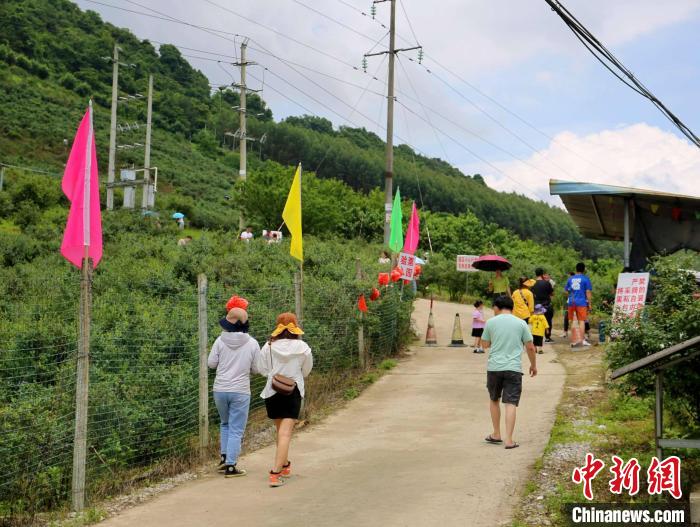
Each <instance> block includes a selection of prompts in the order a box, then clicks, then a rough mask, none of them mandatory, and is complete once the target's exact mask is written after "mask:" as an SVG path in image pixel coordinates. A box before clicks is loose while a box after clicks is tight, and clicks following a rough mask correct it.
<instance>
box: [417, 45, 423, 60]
mask: <svg viewBox="0 0 700 527" xmlns="http://www.w3.org/2000/svg"><path fill="white" fill-rule="evenodd" d="M418 64H423V48H420V49H419V50H418Z"/></svg>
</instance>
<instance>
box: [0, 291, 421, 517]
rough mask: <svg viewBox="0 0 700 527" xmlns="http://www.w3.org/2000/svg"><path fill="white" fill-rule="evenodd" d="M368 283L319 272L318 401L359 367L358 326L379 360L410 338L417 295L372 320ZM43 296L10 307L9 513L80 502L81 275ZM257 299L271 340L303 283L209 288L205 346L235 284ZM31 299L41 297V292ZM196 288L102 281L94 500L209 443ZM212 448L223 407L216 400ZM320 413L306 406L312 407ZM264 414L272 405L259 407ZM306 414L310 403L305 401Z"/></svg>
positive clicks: (311, 298)
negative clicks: (362, 298) (361, 311)
mask: <svg viewBox="0 0 700 527" xmlns="http://www.w3.org/2000/svg"><path fill="white" fill-rule="evenodd" d="M360 287H361V286H360V285H354V286H351V285H347V284H334V283H332V282H329V281H324V280H323V279H316V278H314V277H309V278H307V280H306V281H305V283H304V306H303V326H304V330H305V335H304V339H305V340H306V341H307V342H308V343H309V345H310V346H311V349H312V351H313V355H314V371H313V372H312V377H311V379H310V380H309V384H308V386H309V391H308V393H307V401H306V406H307V408H309V407H310V408H314V405H315V402H318V401H321V400H323V398H324V397H328V396H337V395H338V394H337V393H335V392H337V390H338V389H339V388H338V383H336V382H334V380H335V379H337V378H339V377H348V376H349V375H350V373H351V372H352V371H355V370H356V369H357V368H358V366H359V363H360V362H359V358H360V357H359V353H360V351H359V349H360V346H359V343H358V327H359V324H360V323H362V324H363V325H364V327H365V333H364V334H365V346H364V348H366V350H367V352H368V355H369V358H370V359H371V361H374V362H379V361H381V360H382V359H383V358H385V357H388V356H391V355H394V354H395V353H396V352H397V351H398V350H399V349H400V347H401V345H402V344H403V343H405V342H406V341H407V339H408V338H409V326H410V312H411V302H410V301H411V300H412V298H411V297H410V295H408V294H406V293H402V292H401V289H400V287H398V286H397V287H392V288H388V289H386V290H384V291H383V296H382V298H381V299H380V300H379V301H377V302H373V303H370V311H369V313H367V314H366V315H365V316H364V318H363V320H362V322H361V321H360V317H359V316H358V311H357V307H356V302H357V296H358V291H359V288H360ZM45 288H46V292H45V294H43V295H42V296H41V299H40V300H39V301H38V302H33V303H31V304H27V303H26V302H24V301H23V300H22V295H21V294H18V295H17V297H16V298H14V299H7V300H8V301H6V302H5V304H4V305H2V306H0V460H2V463H0V520H2V519H3V518H8V517H12V516H13V515H18V514H25V515H26V514H31V513H35V512H38V511H44V510H49V509H53V508H57V507H61V506H65V505H66V504H67V503H68V502H69V500H70V493H71V476H72V463H73V434H74V426H75V425H74V423H75V415H74V414H75V389H76V381H75V374H76V357H77V313H78V309H77V306H78V300H77V296H78V294H77V293H78V290H79V283H78V281H77V279H76V280H73V279H69V280H66V281H65V282H60V283H54V284H46V286H45ZM234 293H235V294H238V295H241V296H244V297H246V298H247V299H248V300H249V301H250V307H249V314H250V322H251V335H252V336H253V337H255V338H256V339H257V340H258V341H259V342H260V344H261V345H262V344H264V342H265V341H266V340H267V336H268V335H269V333H270V331H271V330H272V329H273V328H274V323H275V319H276V317H277V315H278V314H279V313H281V312H283V311H291V312H294V311H295V308H296V306H295V289H294V284H293V283H292V282H291V281H290V283H289V284H281V285H280V284H271V285H268V286H263V287H255V288H246V287H233V286H231V285H226V284H220V283H211V284H210V285H209V288H208V290H207V292H206V314H207V330H208V339H207V341H208V342H207V351H208V349H209V348H210V346H211V344H212V343H213V341H214V339H215V338H216V337H217V336H218V335H219V333H220V331H221V329H220V327H219V324H218V321H219V319H220V318H221V317H223V316H224V315H225V304H226V301H227V300H228V298H229V297H230V296H231V295H232V294H234ZM33 298H36V296H34V297H33ZM198 300H199V299H198V291H197V288H196V286H194V285H193V286H192V287H191V288H187V289H185V290H182V291H168V290H162V289H159V288H158V287H157V284H155V285H154V286H153V287H152V288H150V289H147V290H143V289H140V290H134V291H131V292H128V294H126V295H125V291H123V290H121V289H117V288H110V286H109V283H108V282H106V281H104V282H103V283H102V284H99V285H98V287H96V288H95V292H94V296H93V304H92V329H91V339H90V386H89V411H88V435H87V460H86V480H87V485H86V488H87V495H88V502H89V501H90V500H93V501H94V500H95V499H97V498H99V497H103V496H107V495H110V494H113V493H116V492H118V491H121V490H123V489H124V488H126V487H128V486H129V485H131V484H134V483H135V482H138V481H140V480H143V479H144V478H153V477H158V476H161V475H167V474H173V473H175V472H177V471H179V470H181V469H182V468H183V467H187V466H188V464H189V463H191V462H192V461H193V460H196V459H198V455H199V447H200V445H199V440H198V439H199V438H198V432H199V400H198V398H199V391H200V384H199V340H198V322H199V321H198ZM208 375H209V383H208V386H207V388H206V389H207V391H208V392H209V394H208V397H209V420H210V423H212V424H211V425H210V426H209V429H210V436H211V439H212V441H211V445H212V446H211V448H212V449H213V448H215V443H216V438H217V436H218V427H217V426H216V423H218V416H217V415H216V409H215V406H214V404H213V401H212V400H211V384H212V382H213V376H214V372H213V371H211V372H209V374H208ZM264 383H265V379H264V378H263V377H261V376H254V377H253V378H252V379H251V410H252V412H251V416H254V415H255V411H258V414H260V410H259V409H260V408H261V407H262V406H264V404H263V400H262V399H261V398H260V397H259V394H260V392H261V391H262V388H263V386H264ZM307 412H308V410H307ZM260 415H261V414H260ZM307 418H308V413H307Z"/></svg>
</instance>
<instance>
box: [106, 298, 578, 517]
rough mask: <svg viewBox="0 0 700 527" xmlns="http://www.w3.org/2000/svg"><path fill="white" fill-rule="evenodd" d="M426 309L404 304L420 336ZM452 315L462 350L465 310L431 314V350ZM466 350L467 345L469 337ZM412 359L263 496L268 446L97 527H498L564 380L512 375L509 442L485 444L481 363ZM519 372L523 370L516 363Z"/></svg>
mask: <svg viewBox="0 0 700 527" xmlns="http://www.w3.org/2000/svg"><path fill="white" fill-rule="evenodd" d="M427 311H428V303H427V302H426V301H423V300H419V301H418V302H417V306H416V313H415V322H416V327H417V328H418V329H419V331H420V332H421V334H422V335H424V332H425V327H426V323H427V322H426V321H427ZM455 312H459V313H460V316H461V318H462V325H463V331H464V336H465V340H466V339H468V337H467V335H468V333H469V327H470V323H471V307H467V306H463V305H455V304H448V303H437V302H436V304H435V308H434V313H435V320H436V324H437V332H438V342H439V343H440V345H441V346H442V345H444V344H448V343H449V341H450V338H451V332H452V324H453V321H454V314H455ZM469 340H471V339H470V338H469ZM412 351H413V352H414V356H413V357H412V358H411V359H409V360H406V361H402V363H401V364H400V365H399V366H398V367H397V368H396V369H394V370H393V371H392V372H391V373H390V374H388V375H386V376H384V377H383V378H382V379H381V380H380V381H379V382H377V383H376V384H375V385H374V386H372V387H370V388H369V389H368V390H367V391H365V392H364V393H363V394H362V395H361V396H360V397H359V398H358V399H356V400H354V401H352V402H351V403H350V404H348V406H347V407H346V408H344V409H343V410H341V411H339V412H337V413H336V414H334V415H333V416H331V417H329V418H328V419H326V420H325V421H324V422H323V423H321V424H320V425H317V426H314V427H312V429H310V430H309V431H305V432H303V433H300V434H298V435H297V436H296V437H295V438H294V440H293V443H292V451H291V456H290V457H291V459H292V460H293V462H294V467H295V470H296V474H295V475H294V476H293V477H292V479H291V480H290V481H289V483H288V484H287V485H286V486H284V487H282V488H278V489H270V488H268V487H267V479H266V473H267V470H268V469H269V464H270V461H271V458H272V455H273V450H272V448H271V447H267V448H263V449H261V450H259V451H256V452H253V453H251V454H249V455H247V456H245V458H243V459H241V460H240V463H239V464H240V465H241V466H242V467H245V468H246V469H247V470H248V476H246V477H244V478H236V479H229V480H225V479H223V477H222V476H219V475H215V474H213V473H212V474H211V475H210V476H208V477H205V478H203V479H200V480H197V481H193V482H191V483H186V484H184V485H182V486H181V487H178V488H176V489H175V490H173V491H171V492H168V493H166V494H164V495H162V496H160V497H158V498H156V499H154V500H153V501H150V502H148V503H145V504H143V505H141V506H138V507H135V508H133V509H131V510H128V511H125V512H124V513H122V514H121V515H119V516H117V517H115V518H111V519H109V520H107V521H106V522H104V523H103V525H105V526H110V527H118V526H148V527H153V526H161V525H162V526H168V527H178V526H193V525H207V526H227V527H228V526H230V525H245V526H284V527H296V526H317V525H318V526H320V525H348V526H357V525H382V526H385V527H392V526H403V525H407V526H408V525H410V526H430V525H439V526H441V527H445V526H452V525H460V526H462V525H469V526H471V527H479V526H488V527H494V526H498V525H500V524H502V523H503V522H507V521H508V520H509V519H510V517H511V511H512V509H513V504H514V502H515V501H516V500H517V498H518V496H519V493H520V491H521V490H522V489H521V485H522V484H523V483H524V481H525V480H526V477H527V474H528V468H529V467H530V466H531V465H532V463H533V461H534V460H535V459H536V457H537V456H539V455H540V454H541V453H542V450H543V449H544V446H545V444H546V441H547V438H548V435H549V430H550V427H551V424H552V422H553V419H554V411H555V408H556V405H557V402H558V400H559V397H560V395H561V390H562V385H563V376H564V371H563V369H562V368H561V366H560V365H559V364H558V363H557V362H551V360H552V358H553V354H552V352H551V350H546V351H545V354H544V355H540V356H539V357H538V359H539V364H538V366H539V369H540V375H539V376H538V377H536V378H534V379H530V378H529V377H527V376H526V377H524V388H523V399H522V401H521V405H520V409H519V411H518V423H517V425H516V438H517V440H518V441H519V442H520V444H521V447H520V448H518V449H515V450H511V451H506V450H504V449H503V448H502V447H498V446H495V445H488V444H485V443H484V442H483V437H484V436H485V435H486V434H487V433H488V432H489V423H490V419H489V415H488V399H487V393H486V388H485V382H486V375H485V371H486V355H476V354H474V353H472V351H471V348H450V347H433V348H427V347H422V346H420V345H417V346H416V347H414V348H413V350H412ZM524 362H527V360H526V359H525V361H524Z"/></svg>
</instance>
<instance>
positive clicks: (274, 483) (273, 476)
mask: <svg viewBox="0 0 700 527" xmlns="http://www.w3.org/2000/svg"><path fill="white" fill-rule="evenodd" d="M282 485H284V478H283V477H282V473H281V472H277V473H275V472H272V471H270V487H281V486H282Z"/></svg>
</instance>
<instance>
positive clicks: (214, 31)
mask: <svg viewBox="0 0 700 527" xmlns="http://www.w3.org/2000/svg"><path fill="white" fill-rule="evenodd" d="M87 1H90V2H93V3H98V4H100V5H105V6H107V7H113V8H116V9H123V8H119V7H116V6H111V5H109V4H104V3H102V2H98V1H97V0H87ZM126 1H128V2H129V3H131V4H134V5H137V6H139V7H142V8H145V9H148V10H149V11H151V12H153V13H156V14H157V15H160V16H157V17H156V18H159V19H161V20H166V21H170V22H175V23H182V24H183V25H186V26H190V27H194V28H196V29H199V30H202V31H205V32H207V33H210V34H212V35H214V36H217V37H219V38H222V39H224V40H227V41H229V42H234V43H235V41H234V40H232V39H230V38H228V37H227V36H226V35H234V36H239V37H240V36H241V35H239V34H237V33H231V32H225V31H221V30H217V29H212V28H209V27H205V26H200V25H197V24H192V23H189V22H185V21H182V20H179V19H177V18H175V17H173V16H171V15H167V14H166V13H162V12H160V11H157V10H155V9H152V8H150V7H147V6H143V5H141V4H139V3H137V2H135V1H133V0H126ZM204 1H205V2H207V3H209V4H211V5H213V6H215V7H218V8H220V9H222V10H224V11H226V12H229V13H232V14H234V15H236V16H240V17H241V18H244V19H246V20H249V21H251V22H252V23H255V24H256V25H259V26H261V27H264V28H266V29H268V30H270V31H272V32H274V33H275V34H278V35H280V36H283V37H285V38H288V39H289V40H292V41H294V42H296V43H298V44H300V45H303V46H304V47H306V48H309V49H312V50H314V51H317V52H319V53H322V54H323V55H326V56H329V58H332V59H333V60H336V61H338V62H340V63H342V64H345V65H347V66H349V67H351V68H352V69H353V70H355V71H359V69H358V68H357V67H355V66H352V65H351V64H349V63H347V62H346V61H343V60H342V59H339V58H338V57H334V56H333V55H330V54H328V53H326V52H323V51H321V50H318V49H316V48H314V47H313V46H310V45H308V44H305V43H303V42H301V41H298V40H297V39H295V38H293V37H289V36H288V35H286V34H285V33H282V32H279V31H277V30H275V29H273V28H270V27H269V26H266V25H264V24H261V23H257V22H255V21H253V20H252V19H249V18H248V17H245V16H244V15H240V14H239V13H236V12H235V11H232V10H231V9H228V8H226V7H224V6H221V5H219V4H217V3H216V2H213V1H211V0H204ZM301 5H303V4H301ZM127 11H129V12H135V11H133V10H127ZM135 13H137V14H142V15H144V16H151V15H150V14H149V13H143V12H135ZM327 18H330V19H332V18H331V17H327ZM367 38H370V37H367ZM382 38H383V37H382ZM263 51H266V52H267V53H269V54H270V55H272V56H274V57H275V58H277V59H278V60H279V61H281V62H283V63H285V65H287V67H289V68H290V69H292V70H293V71H294V72H295V73H297V74H298V75H300V76H301V77H302V78H304V79H306V80H308V81H309V82H311V83H312V84H314V85H316V86H317V87H319V88H320V89H321V90H322V91H324V92H325V93H327V94H328V95H330V96H331V97H333V98H335V99H337V100H338V101H340V102H341V103H342V104H343V105H344V106H347V107H349V108H350V109H351V110H353V113H354V110H355V109H354V108H353V107H352V106H351V105H349V104H348V103H347V102H346V101H344V100H342V99H341V98H339V97H338V96H337V95H335V94H334V93H332V92H330V91H329V90H327V89H326V88H325V87H323V86H321V85H320V84H318V83H316V82H315V81H313V80H311V79H309V78H308V77H306V76H304V75H303V74H301V73H300V72H299V71H298V70H296V69H295V68H294V67H293V66H291V65H290V64H289V63H288V61H286V60H285V59H282V58H281V57H279V56H277V55H275V54H273V53H272V52H270V51H269V50H266V49H265V48H264V46H263ZM190 57H191V58H196V59H200V60H212V59H209V58H208V57H196V56H190ZM409 60H411V61H413V59H411V58H409ZM266 70H267V71H268V72H270V74H272V75H276V76H277V77H278V78H280V80H282V81H283V82H286V83H287V84H289V85H290V86H291V87H293V88H294V89H297V90H299V91H301V90H300V89H299V88H298V87H297V86H296V85H295V84H294V83H292V82H289V81H287V80H286V79H284V78H282V77H281V76H279V74H276V73H274V72H272V71H271V70H270V69H269V68H266ZM253 78H256V77H253ZM256 79H257V78H256ZM257 80H259V79H257ZM376 80H378V79H376ZM273 91H275V92H277V93H279V94H280V95H282V96H283V97H285V96H284V95H283V94H282V93H281V92H279V91H278V90H273ZM302 93H303V94H304V95H306V96H307V97H309V98H310V99H311V100H313V101H314V102H316V103H317V104H320V105H321V106H322V107H324V108H326V109H327V110H329V111H330V112H332V113H333V114H335V115H337V116H338V117H340V118H341V119H343V120H345V121H347V122H349V123H350V124H352V125H354V126H358V125H357V124H356V123H354V122H352V121H349V120H347V119H346V118H345V117H344V116H342V115H341V114H339V113H338V112H337V111H335V110H334V109H332V108H331V107H329V106H328V105H326V104H324V103H321V102H320V101H319V100H318V99H316V98H313V97H311V96H309V95H308V93H306V92H302ZM285 98H286V99H289V98H288V97H285ZM294 102H295V103H296V101H294ZM296 104H298V105H299V106H301V107H302V108H304V109H305V110H306V111H309V112H310V113H312V114H313V115H317V114H316V113H315V112H312V111H310V110H309V109H308V108H306V107H304V106H303V105H301V104H299V103H296ZM357 113H358V114H359V115H361V116H362V117H364V118H365V119H367V121H368V122H370V123H373V124H374V125H375V126H377V127H379V128H380V129H384V130H385V129H386V128H385V127H383V126H382V125H381V124H379V123H378V122H376V121H374V120H373V119H372V118H371V117H369V116H367V115H365V114H363V113H361V112H359V111H358V112H357ZM441 133H443V135H446V137H449V138H450V139H451V140H453V141H456V140H455V139H454V138H453V137H452V136H449V135H448V134H446V133H445V132H443V131H442V130H441ZM396 137H397V138H398V139H399V140H401V141H402V142H404V143H405V144H406V145H407V146H410V147H411V148H412V149H414V150H415V151H417V152H420V153H421V154H423V155H427V154H426V153H424V152H422V150H421V149H419V148H417V147H415V146H413V145H410V144H409V143H408V142H407V141H405V140H404V139H403V138H401V137H399V136H398V135H396ZM457 143H458V144H459V142H458V141H457ZM460 145H461V144H460ZM461 146H462V147H463V148H464V149H465V150H466V151H468V152H470V153H472V155H474V157H476V158H477V159H483V158H481V157H480V156H478V155H475V154H474V153H473V151H472V150H471V149H469V148H468V147H464V146H463V145H461ZM491 166H492V167H495V166H494V165H491ZM499 173H501V172H500V171H499Z"/></svg>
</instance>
